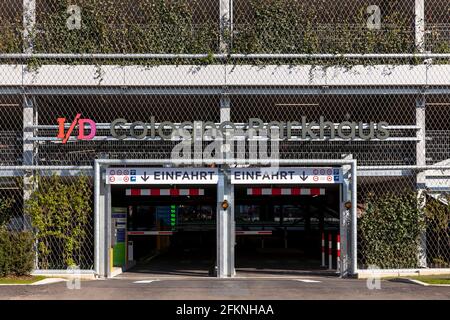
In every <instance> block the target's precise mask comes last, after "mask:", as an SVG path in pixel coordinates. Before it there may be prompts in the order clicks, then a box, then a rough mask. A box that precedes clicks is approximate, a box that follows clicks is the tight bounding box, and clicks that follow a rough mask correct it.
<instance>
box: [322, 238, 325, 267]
mask: <svg viewBox="0 0 450 320" xmlns="http://www.w3.org/2000/svg"><path fill="white" fill-rule="evenodd" d="M322 267H325V233H323V232H322Z"/></svg>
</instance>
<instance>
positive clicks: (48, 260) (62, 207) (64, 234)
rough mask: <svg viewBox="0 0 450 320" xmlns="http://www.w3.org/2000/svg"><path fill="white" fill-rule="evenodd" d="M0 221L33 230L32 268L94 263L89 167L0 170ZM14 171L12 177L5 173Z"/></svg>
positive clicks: (13, 228)
mask: <svg viewBox="0 0 450 320" xmlns="http://www.w3.org/2000/svg"><path fill="white" fill-rule="evenodd" d="M0 173H1V175H2V176H1V178H0V186H1V188H0V210H1V212H0V216H1V220H0V223H1V225H4V226H6V228H7V229H8V230H11V231H19V230H33V233H34V235H35V239H36V240H35V241H36V242H35V245H36V250H37V252H38V260H37V261H36V268H37V269H53V270H55V269H56V270H59V269H66V268H67V267H69V266H71V265H77V266H79V267H80V268H81V269H86V270H91V269H93V267H94V208H93V181H92V178H91V177H89V176H88V174H91V172H89V171H86V172H84V171H81V170H74V171H71V172H69V171H67V170H22V169H20V167H17V169H14V170H5V169H2V170H0ZM12 173H14V174H15V175H14V176H8V175H10V174H12Z"/></svg>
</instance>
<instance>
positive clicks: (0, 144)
mask: <svg viewBox="0 0 450 320" xmlns="http://www.w3.org/2000/svg"><path fill="white" fill-rule="evenodd" d="M0 108H1V112H0V148H1V152H0V159H1V161H0V166H5V165H18V164H21V163H22V138H23V128H22V123H23V122H22V119H23V113H22V99H21V97H20V96H17V95H0Z"/></svg>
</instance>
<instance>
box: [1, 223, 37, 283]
mask: <svg viewBox="0 0 450 320" xmlns="http://www.w3.org/2000/svg"><path fill="white" fill-rule="evenodd" d="M33 245H34V238H33V234H32V233H31V232H28V231H9V230H7V229H6V228H4V227H0V277H5V276H10V275H14V276H22V275H27V274H29V273H30V272H31V271H32V270H33V267H34V257H35V251H34V248H33Z"/></svg>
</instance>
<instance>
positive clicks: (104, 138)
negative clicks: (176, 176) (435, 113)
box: [25, 135, 420, 142]
mask: <svg viewBox="0 0 450 320" xmlns="http://www.w3.org/2000/svg"><path fill="white" fill-rule="evenodd" d="M191 140H193V139H189V138H186V139H183V138H182V137H176V138H171V139H162V138H161V137H159V136H155V137H151V136H147V137H145V138H144V139H136V138H133V137H127V138H125V139H122V140H118V139H117V138H114V137H112V136H95V137H93V138H92V139H91V140H89V141H116V142H117V141H191ZM230 140H231V141H238V140H239V141H242V140H246V141H292V142H295V141H297V142H309V141H311V142H315V141H327V142H388V141H403V142H416V141H420V139H418V138H416V137H389V138H386V139H384V140H381V139H376V138H374V139H370V140H367V139H363V138H352V139H343V138H327V137H324V138H317V139H314V138H299V137H294V136H292V137H291V138H289V139H271V138H268V137H259V138H258V137H254V138H253V139H247V138H245V136H242V135H236V136H235V137H234V138H232V139H230ZM25 141H50V142H61V138H57V137H32V138H28V139H26V140H25ZM68 141H69V142H74V141H78V140H77V138H76V137H70V138H69V139H68ZM202 141H220V138H218V137H211V136H203V138H202Z"/></svg>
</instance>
